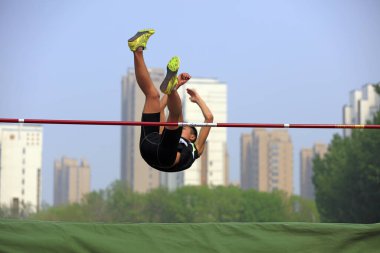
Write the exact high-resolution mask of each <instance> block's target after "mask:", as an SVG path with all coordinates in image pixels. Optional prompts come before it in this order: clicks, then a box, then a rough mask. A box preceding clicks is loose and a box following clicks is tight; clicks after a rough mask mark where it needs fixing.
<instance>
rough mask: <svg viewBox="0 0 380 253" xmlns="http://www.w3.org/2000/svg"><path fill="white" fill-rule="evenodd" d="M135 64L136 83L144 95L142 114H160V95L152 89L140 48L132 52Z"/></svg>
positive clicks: (152, 85) (154, 88)
mask: <svg viewBox="0 0 380 253" xmlns="http://www.w3.org/2000/svg"><path fill="white" fill-rule="evenodd" d="M133 55H134V63H135V74H136V80H137V83H138V85H139V87H140V89H141V90H142V92H143V93H144V95H145V104H144V109H143V113H158V112H160V93H159V92H158V90H157V89H156V87H154V84H153V82H152V80H151V79H150V75H149V72H148V69H147V68H146V65H145V61H144V56H143V51H142V48H139V49H137V50H136V51H135V52H133Z"/></svg>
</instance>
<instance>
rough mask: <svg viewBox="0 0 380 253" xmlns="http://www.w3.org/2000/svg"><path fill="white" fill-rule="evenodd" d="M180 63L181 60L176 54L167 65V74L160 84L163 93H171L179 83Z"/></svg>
mask: <svg viewBox="0 0 380 253" xmlns="http://www.w3.org/2000/svg"><path fill="white" fill-rule="evenodd" d="M179 64H180V60H179V58H178V57H177V56H174V57H173V58H171V59H170V61H169V63H168V65H167V67H166V76H165V78H164V81H162V83H161V85H160V90H161V92H162V93H165V94H168V95H169V94H170V93H171V92H172V90H173V89H174V88H175V86H176V85H177V73H178V69H179Z"/></svg>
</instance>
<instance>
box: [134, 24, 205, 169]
mask: <svg viewBox="0 0 380 253" xmlns="http://www.w3.org/2000/svg"><path fill="white" fill-rule="evenodd" d="M153 33H154V30H142V31H139V32H138V33H137V34H136V35H135V36H133V37H132V38H131V39H129V41H128V45H129V47H130V49H131V51H132V52H133V55H134V65H135V74H136V80H137V83H138V85H139V87H140V89H141V90H142V92H143V93H144V95H145V104H144V108H143V113H142V121H143V122H144V121H145V122H160V121H161V122H164V121H165V114H164V108H165V107H166V106H167V107H168V110H169V115H168V118H167V122H182V121H183V115H182V103H181V99H180V97H179V95H178V93H177V89H178V88H179V87H180V86H182V85H184V84H185V83H186V82H187V81H188V80H189V79H190V78H191V76H190V75H189V74H188V73H182V74H179V75H178V76H177V71H178V68H179V59H178V57H173V58H172V59H171V60H170V61H169V63H168V66H167V74H166V77H165V79H164V81H163V83H162V84H161V86H160V89H161V91H162V92H163V93H165V95H164V96H163V97H162V99H161V101H160V93H159V91H158V90H157V89H156V88H155V87H154V85H153V82H152V80H151V79H150V76H149V72H148V70H147V67H146V65H145V62H144V57H143V50H144V49H145V47H146V43H147V41H148V39H149V37H150V36H151V35H152V34H153ZM187 93H188V94H189V95H190V101H191V102H193V103H196V104H197V105H198V106H199V108H200V109H201V111H202V113H203V116H204V118H205V122H207V123H211V122H213V115H212V113H211V111H210V109H209V108H208V107H207V105H206V103H205V102H204V100H203V99H202V98H201V97H200V96H199V94H198V93H197V92H196V91H195V90H193V89H187ZM210 130H211V128H210V127H202V128H201V130H200V132H199V136H197V131H196V129H195V128H194V127H189V126H184V127H178V126H166V127H161V128H160V127H158V126H157V127H155V126H143V127H141V137H140V153H141V156H142V157H143V158H144V160H145V161H146V162H147V163H148V164H149V165H150V166H152V167H153V168H156V169H158V170H161V171H166V172H177V171H182V170H185V169H187V168H189V167H190V166H191V165H192V163H193V162H194V161H195V159H197V158H199V157H200V156H201V155H202V153H203V151H204V148H205V144H206V139H207V137H208V135H209V133H210Z"/></svg>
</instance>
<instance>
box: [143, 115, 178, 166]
mask: <svg viewBox="0 0 380 253" xmlns="http://www.w3.org/2000/svg"><path fill="white" fill-rule="evenodd" d="M141 121H142V122H160V113H143V114H142V118H141ZM159 130H160V127H159V126H141V135H140V153H141V156H142V158H143V159H144V160H145V162H147V163H148V164H149V165H150V166H151V167H153V168H155V169H158V170H160V171H166V172H169V171H171V170H170V168H172V167H173V164H174V162H175V159H176V156H177V147H178V144H179V139H180V138H181V134H182V127H178V128H177V129H175V130H170V129H167V128H164V131H163V132H162V134H160V133H159Z"/></svg>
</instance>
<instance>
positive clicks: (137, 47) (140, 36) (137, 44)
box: [128, 29, 155, 52]
mask: <svg viewBox="0 0 380 253" xmlns="http://www.w3.org/2000/svg"><path fill="white" fill-rule="evenodd" d="M154 32H155V31H154V30H153V29H144V30H140V31H138V32H137V33H136V34H135V36H133V37H132V38H130V39H129V40H128V46H129V49H131V51H133V52H136V51H141V50H144V49H145V48H146V43H147V42H148V39H149V37H150V36H151V35H153V34H154Z"/></svg>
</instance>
